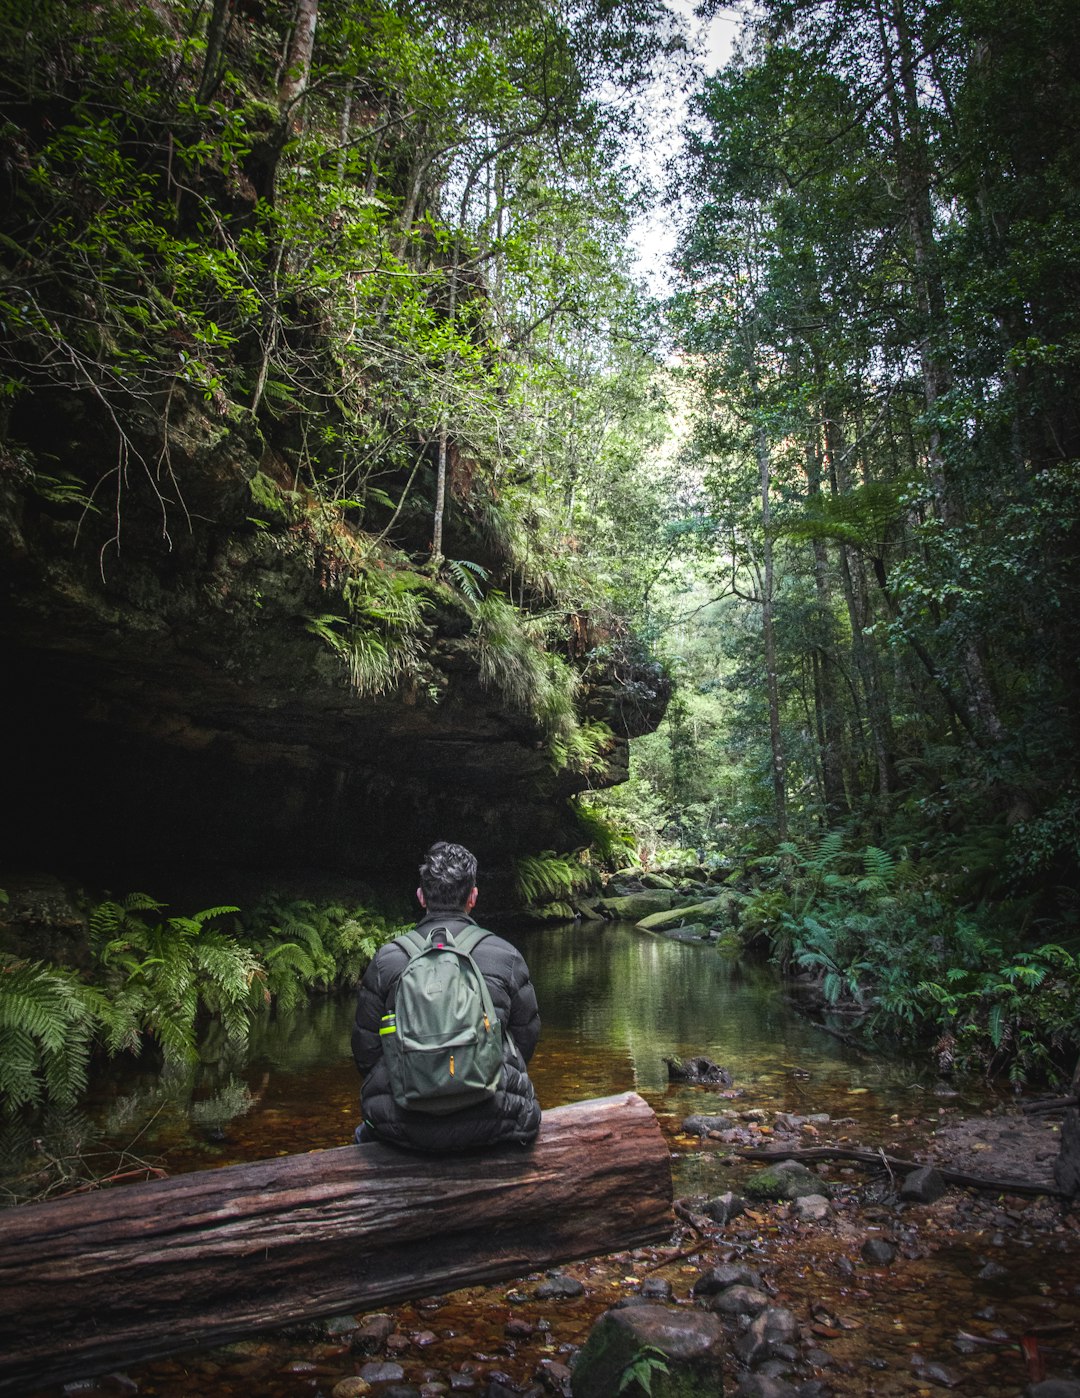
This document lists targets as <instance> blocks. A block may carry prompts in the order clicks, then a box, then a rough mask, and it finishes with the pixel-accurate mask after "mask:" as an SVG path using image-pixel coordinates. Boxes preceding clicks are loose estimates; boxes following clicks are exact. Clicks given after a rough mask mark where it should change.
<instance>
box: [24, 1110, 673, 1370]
mask: <svg viewBox="0 0 1080 1398" xmlns="http://www.w3.org/2000/svg"><path fill="white" fill-rule="evenodd" d="M671 1196H672V1186H671V1170H670V1163H669V1156H668V1149H667V1145H666V1143H665V1141H664V1138H663V1136H662V1135H661V1132H660V1128H659V1126H658V1125H657V1122H656V1118H655V1117H654V1116H653V1114H652V1111H651V1110H650V1109H649V1107H648V1106H647V1105H646V1103H645V1102H644V1101H642V1099H641V1098H640V1097H638V1096H637V1095H636V1094H635V1093H626V1094H625V1095H623V1096H621V1097H606V1098H600V1099H596V1100H593V1101H588V1102H577V1103H574V1104H572V1105H570V1106H567V1107H559V1108H557V1109H556V1110H554V1111H550V1112H547V1113H545V1116H544V1121H543V1125H542V1127H541V1131H540V1136H539V1138H538V1139H537V1141H536V1144H535V1145H534V1146H532V1147H531V1148H529V1149H527V1150H522V1149H519V1148H516V1147H509V1148H505V1149H502V1150H498V1151H489V1152H486V1153H484V1154H475V1155H469V1156H458V1157H447V1156H439V1157H437V1158H436V1157H430V1156H421V1155H412V1154H408V1153H406V1152H403V1151H397V1150H394V1149H392V1148H391V1147H389V1146H383V1145H378V1144H373V1145H365V1146H344V1147H341V1148H339V1149H337V1150H324V1151H313V1152H311V1153H310V1154H307V1155H294V1156H282V1157H280V1158H278V1159H274V1160H262V1161H259V1162H257V1163H255V1164H251V1165H233V1166H229V1167H227V1168H225V1169H221V1170H206V1171H202V1172H199V1173H197V1174H189V1175H177V1176H174V1177H173V1178H171V1179H165V1180H157V1181H154V1182H152V1183H149V1184H138V1185H130V1186H127V1187H124V1188H122V1189H119V1190H117V1189H111V1190H103V1191H101V1192H99V1193H95V1194H83V1195H79V1196H75V1197H72V1198H68V1199H60V1200H54V1201H52V1202H50V1203H45V1204H38V1205H27V1206H24V1207H22V1208H18V1209H11V1210H8V1211H7V1212H6V1213H5V1214H4V1215H3V1216H2V1218H0V1313H2V1314H3V1316H4V1321H5V1330H6V1335H5V1342H4V1344H3V1345H2V1346H0V1393H9V1392H15V1391H25V1390H26V1389H27V1388H29V1387H33V1388H41V1387H46V1386H48V1385H51V1384H58V1383H63V1382H65V1381H67V1380H70V1379H76V1378H84V1377H86V1376H88V1375H91V1374H95V1373H101V1372H103V1371H105V1370H108V1369H111V1368H114V1367H116V1366H117V1365H120V1364H131V1363H137V1362H141V1361H143V1360H146V1359H149V1358H152V1357H153V1356H156V1355H162V1354H168V1353H172V1352H175V1351H178V1350H184V1349H190V1348H192V1347H193V1346H195V1345H198V1344H207V1343H215V1344H220V1343H224V1342H226V1341H228V1340H230V1339H235V1338H236V1337H238V1336H240V1335H243V1334H245V1333H248V1332H250V1331H254V1330H266V1329H272V1328H274V1327H276V1326H281V1325H284V1324H285V1323H287V1322H290V1321H295V1320H301V1319H304V1318H306V1317H312V1316H324V1315H331V1314H333V1313H335V1312H340V1311H342V1310H352V1311H361V1310H371V1309H373V1308H375V1307H378V1306H384V1305H389V1304H393V1303H395V1302H398V1301H403V1300H405V1299H407V1298H408V1297H411V1296H423V1295H431V1294H438V1293H440V1292H444V1291H450V1290H453V1289H455V1288H457V1287H461V1286H468V1285H474V1284H477V1283H483V1282H491V1281H496V1280H502V1279H506V1278H510V1277H519V1276H523V1275H524V1274H525V1273H527V1272H532V1271H536V1270H537V1269H540V1268H544V1267H548V1266H550V1265H551V1264H552V1263H555V1262H566V1261H570V1260H572V1259H575V1258H582V1257H590V1256H595V1255H597V1254H602V1253H605V1252H614V1251H618V1250H621V1249H623V1248H630V1247H635V1246H637V1245H638V1244H640V1243H644V1242H647V1241H650V1240H655V1239H657V1238H661V1237H664V1236H665V1235H666V1234H667V1233H668V1231H669V1230H670V1227H671V1221H672V1220H671Z"/></svg>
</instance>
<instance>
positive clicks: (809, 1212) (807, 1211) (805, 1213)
mask: <svg viewBox="0 0 1080 1398" xmlns="http://www.w3.org/2000/svg"><path fill="white" fill-rule="evenodd" d="M792 1209H793V1210H794V1213H795V1217H796V1218H797V1219H799V1220H800V1221H801V1222H803V1223H824V1222H825V1220H826V1219H827V1218H831V1217H832V1214H833V1206H832V1204H830V1203H829V1201H828V1199H826V1198H825V1196H824V1194H803V1195H802V1196H801V1197H800V1198H798V1199H796V1200H795V1202H794V1204H792Z"/></svg>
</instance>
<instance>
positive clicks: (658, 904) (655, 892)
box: [597, 888, 679, 922]
mask: <svg viewBox="0 0 1080 1398" xmlns="http://www.w3.org/2000/svg"><path fill="white" fill-rule="evenodd" d="M678 900H679V895H678V894H677V893H674V892H672V891H671V890H670V889H666V888H656V889H650V890H649V891H647V892H642V893H624V894H622V895H621V896H620V897H618V898H601V899H600V900H599V903H598V905H597V906H598V907H600V908H602V909H603V910H604V912H605V913H607V915H608V917H614V918H619V919H620V920H623V921H626V922H640V921H641V919H642V918H646V917H648V916H649V915H650V914H651V913H659V912H665V911H667V909H669V908H670V907H671V906H672V905H673V904H674V903H676V902H677V901H678Z"/></svg>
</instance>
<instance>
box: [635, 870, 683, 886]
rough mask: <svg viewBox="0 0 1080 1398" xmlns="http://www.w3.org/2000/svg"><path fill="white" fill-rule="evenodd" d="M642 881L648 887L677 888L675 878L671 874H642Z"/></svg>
mask: <svg viewBox="0 0 1080 1398" xmlns="http://www.w3.org/2000/svg"><path fill="white" fill-rule="evenodd" d="M641 882H642V883H643V884H644V885H645V887H646V888H675V887H677V885H676V882H675V880H674V879H673V878H672V877H671V875H670V874H655V873H652V874H642V875H641Z"/></svg>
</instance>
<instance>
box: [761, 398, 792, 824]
mask: <svg viewBox="0 0 1080 1398" xmlns="http://www.w3.org/2000/svg"><path fill="white" fill-rule="evenodd" d="M755 442H756V448H757V459H758V473H759V477H760V481H761V524H762V530H763V533H764V580H763V586H762V598H761V630H762V638H763V640H764V643H765V689H766V693H767V695H768V703H769V743H770V746H771V749H772V783H773V802H774V807H775V811H776V832H777V834H778V835H779V837H780V839H781V840H786V839H787V792H786V785H785V777H786V774H785V770H784V746H783V739H782V736H781V732H780V688H779V683H778V680H777V673H776V636H775V634H774V630H773V541H772V514H771V507H770V500H769V492H770V486H771V479H772V467H771V461H770V458H769V443H768V441H767V439H766V436H765V429H764V427H762V426H760V425H759V426H758V427H757V428H756V430H755Z"/></svg>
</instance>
